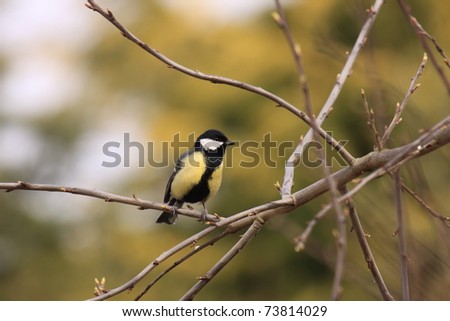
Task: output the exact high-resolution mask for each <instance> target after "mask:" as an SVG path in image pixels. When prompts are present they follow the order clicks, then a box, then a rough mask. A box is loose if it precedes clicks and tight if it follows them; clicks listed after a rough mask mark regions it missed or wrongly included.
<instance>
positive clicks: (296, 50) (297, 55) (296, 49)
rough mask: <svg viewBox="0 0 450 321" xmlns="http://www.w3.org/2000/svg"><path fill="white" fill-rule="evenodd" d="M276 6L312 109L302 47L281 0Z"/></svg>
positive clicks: (278, 0) (299, 79)
mask: <svg viewBox="0 0 450 321" xmlns="http://www.w3.org/2000/svg"><path fill="white" fill-rule="evenodd" d="M275 7H276V10H277V11H276V12H274V14H273V17H274V19H275V21H276V23H277V24H278V26H279V27H280V28H281V30H282V31H283V34H284V36H285V38H286V41H287V43H288V46H289V49H290V50H291V54H292V57H293V58H294V62H295V68H296V69H297V75H298V81H299V84H300V88H301V89H302V91H303V98H304V102H305V108H306V110H312V103H311V95H310V92H309V86H308V81H307V77H306V72H305V68H304V67H303V58H302V54H301V49H300V48H301V47H300V45H299V44H298V43H296V42H295V40H294V37H293V36H292V32H291V28H289V24H288V21H287V19H286V14H285V12H284V10H283V7H282V6H281V3H280V0H275ZM311 115H312V113H311ZM311 115H308V116H309V118H310V119H313V117H311Z"/></svg>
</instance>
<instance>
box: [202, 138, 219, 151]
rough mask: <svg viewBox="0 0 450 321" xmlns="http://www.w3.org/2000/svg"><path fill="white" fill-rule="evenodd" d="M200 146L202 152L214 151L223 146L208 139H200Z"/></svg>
mask: <svg viewBox="0 0 450 321" xmlns="http://www.w3.org/2000/svg"><path fill="white" fill-rule="evenodd" d="M200 145H202V148H203V149H204V150H210V151H216V150H217V149H218V148H219V147H221V146H222V145H223V142H218V141H216V140H212V139H209V138H202V139H200Z"/></svg>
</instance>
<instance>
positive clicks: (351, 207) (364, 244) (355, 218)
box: [341, 185, 394, 301]
mask: <svg viewBox="0 0 450 321" xmlns="http://www.w3.org/2000/svg"><path fill="white" fill-rule="evenodd" d="M347 192H348V188H347V186H346V185H344V186H342V188H341V193H342V194H346V193H347ZM346 205H347V208H348V213H349V216H350V219H351V221H352V227H353V229H354V230H355V232H356V236H357V237H358V242H359V245H360V247H361V250H362V252H363V255H364V259H365V260H366V262H367V268H368V269H369V270H370V272H371V273H372V276H373V279H374V280H375V283H376V284H377V286H378V289H379V290H380V294H381V296H382V297H383V299H385V300H387V301H392V300H394V297H393V296H392V294H391V293H390V292H389V289H388V288H387V286H386V283H384V280H383V276H382V275H381V272H380V270H379V269H378V266H377V263H376V261H375V257H374V256H373V254H372V250H371V249H370V246H369V242H368V241H367V238H368V235H367V234H366V233H365V232H364V229H363V227H362V225H361V221H360V220H359V215H358V212H357V211H356V207H355V203H354V202H353V199H352V198H348V199H347V202H346Z"/></svg>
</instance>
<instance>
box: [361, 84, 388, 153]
mask: <svg viewBox="0 0 450 321" xmlns="http://www.w3.org/2000/svg"><path fill="white" fill-rule="evenodd" d="M361 97H362V99H363V103H364V109H365V110H366V115H367V125H369V128H370V130H371V131H372V135H373V140H374V141H375V146H376V149H377V150H382V149H383V144H382V143H381V139H380V135H379V134H378V130H377V127H376V125H375V117H374V111H373V108H370V107H369V103H368V102H367V98H366V93H365V92H364V89H361Z"/></svg>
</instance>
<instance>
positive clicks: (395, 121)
mask: <svg viewBox="0 0 450 321" xmlns="http://www.w3.org/2000/svg"><path fill="white" fill-rule="evenodd" d="M427 61H428V55H427V54H426V53H424V54H423V58H422V62H421V63H420V65H419V68H418V69H417V72H416V74H415V75H414V77H413V78H412V79H411V82H410V84H409V88H408V91H407V92H406V94H405V97H404V98H403V100H402V102H401V104H399V103H397V106H396V109H395V114H394V117H393V118H392V121H391V123H390V124H389V126H388V127H387V128H386V130H385V131H384V134H383V137H381V144H382V146H384V145H385V144H386V141H387V140H388V139H389V137H390V136H391V134H392V131H393V130H394V128H395V127H396V126H397V125H398V124H399V123H400V122H401V121H402V118H401V116H402V113H403V110H404V109H405V107H406V105H407V103H408V100H409V98H410V97H411V95H412V94H413V93H414V92H415V91H416V90H417V88H419V86H420V84H419V83H417V80H418V79H419V77H420V76H421V75H422V73H423V70H424V69H425V65H426V63H427Z"/></svg>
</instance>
